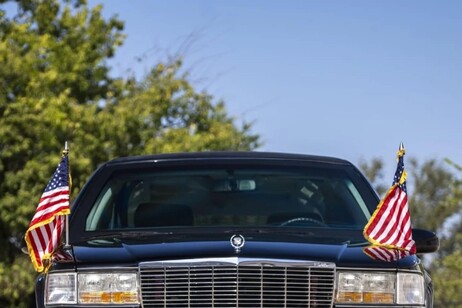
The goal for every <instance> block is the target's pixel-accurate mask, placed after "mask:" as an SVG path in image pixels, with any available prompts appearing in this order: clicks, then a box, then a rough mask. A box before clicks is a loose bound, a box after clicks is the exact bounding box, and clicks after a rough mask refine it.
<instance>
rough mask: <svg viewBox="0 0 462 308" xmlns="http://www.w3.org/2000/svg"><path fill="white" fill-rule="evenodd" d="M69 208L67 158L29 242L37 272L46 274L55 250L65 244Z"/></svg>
mask: <svg viewBox="0 0 462 308" xmlns="http://www.w3.org/2000/svg"><path fill="white" fill-rule="evenodd" d="M69 213H70V207H69V163H68V156H67V154H64V155H63V158H62V159H61V162H60V163H59V165H58V168H56V171H55V173H54V174H53V176H52V177H51V179H50V181H49V182H48V185H47V186H46V188H45V190H44V192H43V194H42V196H41V197H40V202H39V205H38V206H37V209H36V210H35V214H34V217H33V218H32V221H31V222H30V224H29V229H27V232H26V235H25V240H26V243H27V249H28V251H29V255H30V258H31V260H32V264H33V265H34V268H35V270H36V271H38V272H43V271H44V270H45V269H46V267H47V265H48V263H47V261H49V260H50V259H51V257H52V254H53V252H54V250H55V249H56V248H57V247H58V246H59V245H60V244H61V235H62V232H63V229H64V226H65V216H63V215H67V214H69Z"/></svg>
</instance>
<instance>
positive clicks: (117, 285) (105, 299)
mask: <svg viewBox="0 0 462 308" xmlns="http://www.w3.org/2000/svg"><path fill="white" fill-rule="evenodd" d="M138 289H139V287H138V279H137V274H136V273H133V272H104V273H100V272H91V273H90V272H88V273H78V274H75V273H51V274H49V275H48V277H47V290H46V302H47V304H48V305H56V304H63V305H66V304H112V305H114V304H138V303H139V291H138Z"/></svg>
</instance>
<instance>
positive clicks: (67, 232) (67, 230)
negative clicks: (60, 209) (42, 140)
mask: <svg viewBox="0 0 462 308" xmlns="http://www.w3.org/2000/svg"><path fill="white" fill-rule="evenodd" d="M63 155H66V156H67V155H69V145H68V143H67V141H66V142H65V143H64V151H63ZM67 168H69V169H70V166H69V164H68V166H67ZM67 171H68V172H67V174H68V175H69V195H70V194H71V185H72V184H71V181H70V177H71V175H70V172H69V170H67ZM69 202H70V200H69ZM65 232H66V241H65V243H64V248H69V214H67V215H66V229H65Z"/></svg>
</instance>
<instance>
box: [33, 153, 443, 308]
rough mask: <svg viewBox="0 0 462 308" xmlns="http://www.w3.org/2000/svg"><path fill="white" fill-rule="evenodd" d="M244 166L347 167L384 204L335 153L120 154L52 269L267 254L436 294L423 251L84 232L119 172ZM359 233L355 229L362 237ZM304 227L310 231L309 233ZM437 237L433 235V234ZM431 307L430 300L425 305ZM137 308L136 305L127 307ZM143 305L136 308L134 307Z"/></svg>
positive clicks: (90, 189) (97, 177) (98, 175)
mask: <svg viewBox="0 0 462 308" xmlns="http://www.w3.org/2000/svg"><path fill="white" fill-rule="evenodd" d="M236 163H239V164H242V165H249V166H258V165H267V164H272V165H280V166H287V165H290V166H293V167H295V168H302V167H304V166H308V165H316V164H323V165H325V166H332V167H333V168H343V169H344V170H346V172H348V173H349V174H350V176H351V177H352V179H353V180H354V181H355V182H356V184H357V185H358V186H359V187H360V188H361V189H362V190H363V191H366V192H367V193H366V194H365V195H366V201H367V205H368V207H369V210H370V211H371V212H372V211H373V210H374V209H375V206H376V205H377V204H378V202H379V198H378V196H377V194H376V193H375V192H374V191H373V189H372V187H371V186H370V184H369V183H368V181H367V180H366V179H365V177H364V176H363V175H362V174H361V172H360V171H359V170H358V169H357V168H356V167H355V166H353V165H352V164H351V163H349V162H348V161H345V160H341V159H337V158H329V157H319V156H308V155H298V154H279V153H260V152H204V153H186V154H164V155H152V156H140V157H131V158H119V159H115V160H113V161H110V162H107V163H105V164H103V165H102V166H100V167H99V168H98V169H97V170H96V171H95V173H94V174H93V175H92V177H91V178H90V180H89V181H88V182H87V184H86V185H85V186H84V188H83V189H82V191H81V193H80V194H79V196H78V197H77V199H76V200H75V202H74V204H73V207H72V212H71V215H70V226H69V239H70V242H69V246H67V247H64V252H65V253H67V254H68V256H70V257H71V260H69V259H67V260H63V261H58V262H55V263H54V264H53V265H52V267H51V271H53V270H74V271H77V270H81V269H91V268H105V267H108V268H109V267H133V268H136V267H137V265H138V263H139V262H141V261H162V260H175V259H176V260H180V259H194V258H204V257H207V258H225V257H238V258H261V259H294V260H307V261H313V260H316V261H325V262H333V263H335V264H336V267H337V268H350V269H354V268H357V269H382V270H387V271H388V270H391V271H398V270H400V269H401V270H409V271H419V272H422V273H424V275H425V278H426V282H427V288H426V292H427V297H428V298H432V296H433V295H432V293H433V285H432V282H431V280H430V277H429V276H428V274H427V273H426V272H425V271H424V269H423V267H422V264H421V261H420V259H419V257H418V256H416V255H412V256H408V257H405V258H402V259H399V260H396V261H391V262H384V261H380V260H374V259H371V258H370V257H369V256H368V255H366V254H365V253H364V251H363V248H364V247H366V246H367V245H368V244H367V243H366V242H365V241H364V242H363V243H360V242H357V243H355V244H354V245H351V244H350V243H348V242H344V243H338V242H335V241H333V242H329V240H322V239H315V240H314V243H313V239H312V238H310V235H309V234H307V233H306V231H303V232H300V233H297V232H296V231H291V232H289V233H287V234H284V233H282V234H281V233H280V232H271V230H251V229H245V228H243V229H233V228H231V229H219V230H209V231H212V232H207V231H206V230H201V231H200V232H197V231H196V232H193V231H191V232H188V230H165V232H159V233H152V234H151V235H149V234H146V233H144V234H140V235H139V236H127V235H125V234H113V235H111V234H109V235H108V234H107V233H106V234H105V233H101V232H86V231H85V230H84V221H85V218H86V215H87V212H88V209H89V206H90V205H91V204H92V203H93V202H94V201H95V199H96V198H97V195H98V193H99V191H100V190H101V188H102V187H103V186H104V185H105V183H106V181H107V180H108V179H109V177H110V175H111V174H112V173H113V172H121V171H124V170H137V169H140V170H141V169H145V168H153V169H156V170H162V169H163V168H170V169H171V168H175V166H178V167H181V168H184V167H190V166H194V168H196V167H197V168H201V167H203V166H205V165H220V166H222V165H227V164H236ZM360 231H361V230H358V233H357V234H355V237H358V236H359V237H360V236H361V233H360ZM304 232H305V233H304ZM233 234H240V235H242V236H243V237H244V238H245V239H246V244H245V246H244V247H243V248H242V249H241V250H240V252H239V253H236V251H235V250H234V248H233V247H232V246H231V245H230V242H229V241H230V238H231V236H232V235H233ZM431 235H432V233H428V232H427V233H426V232H425V231H423V233H422V232H421V233H418V236H420V237H421V238H422V241H421V242H422V243H427V244H428V245H429V247H430V248H429V249H430V250H432V249H433V248H432V247H434V246H435V245H437V244H435V240H436V241H437V238H436V236H433V237H432V236H431ZM433 235H434V234H433ZM44 277H45V276H44V275H40V276H39V277H38V279H37V283H36V299H37V307H44V296H45V295H44V287H45V286H44V281H45V278H44ZM427 305H428V307H430V306H431V305H432V304H431V303H427ZM127 307H132V306H127ZM136 307H137V306H136Z"/></svg>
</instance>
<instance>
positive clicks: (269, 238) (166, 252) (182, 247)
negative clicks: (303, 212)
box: [73, 232, 419, 268]
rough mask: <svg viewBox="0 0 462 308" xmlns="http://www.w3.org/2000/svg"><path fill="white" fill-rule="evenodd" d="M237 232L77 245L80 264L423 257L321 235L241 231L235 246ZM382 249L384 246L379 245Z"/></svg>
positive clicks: (391, 263)
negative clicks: (376, 249)
mask: <svg viewBox="0 0 462 308" xmlns="http://www.w3.org/2000/svg"><path fill="white" fill-rule="evenodd" d="M233 235H234V234H233V233H229V232H224V233H216V234H213V235H212V234H159V235H154V236H152V235H151V236H149V237H147V236H143V235H138V236H136V235H133V236H128V237H127V236H120V235H114V236H108V237H104V238H102V237H99V238H94V239H91V240H87V241H83V242H80V243H78V244H75V245H73V253H74V256H75V262H76V266H99V265H104V266H118V265H137V264H138V263H139V262H144V261H166V260H184V259H196V258H197V259H198V258H201V259H203V258H210V259H214V258H228V257H237V258H242V259H249V258H251V259H266V260H268V259H279V260H281V259H284V260H303V261H320V262H332V263H335V264H336V266H337V267H357V268H367V267H374V268H377V267H379V268H413V267H415V266H416V265H417V264H418V262H419V259H418V258H417V257H416V256H415V255H411V256H405V255H403V254H402V253H400V252H399V251H393V250H388V249H385V250H387V253H386V256H387V257H386V258H385V257H381V256H384V254H383V252H382V251H380V252H379V253H375V252H374V251H372V250H370V249H373V248H374V247H370V246H368V245H367V243H364V242H363V243H354V244H351V243H350V242H338V241H332V240H329V239H324V240H320V239H319V238H318V239H316V238H314V239H313V238H310V237H309V236H306V235H300V234H298V235H293V234H290V235H287V234H257V233H252V232H242V233H239V235H240V236H242V237H243V238H244V239H245V242H244V245H243V246H242V247H241V248H240V249H236V248H235V247H233V245H232V243H231V237H232V236H233ZM381 249H382V248H381Z"/></svg>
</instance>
